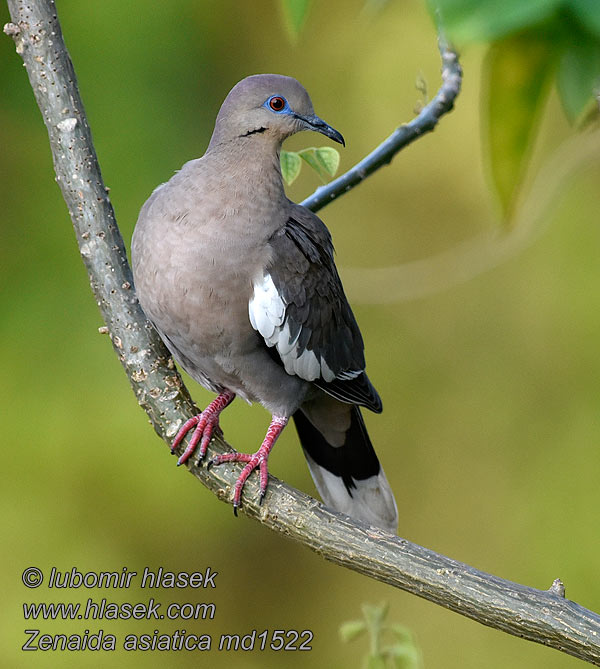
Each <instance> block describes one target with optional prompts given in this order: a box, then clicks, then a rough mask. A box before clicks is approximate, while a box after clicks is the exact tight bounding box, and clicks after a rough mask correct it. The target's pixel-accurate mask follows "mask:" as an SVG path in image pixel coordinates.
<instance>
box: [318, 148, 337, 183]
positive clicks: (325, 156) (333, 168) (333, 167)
mask: <svg viewBox="0 0 600 669" xmlns="http://www.w3.org/2000/svg"><path fill="white" fill-rule="evenodd" d="M315 157H316V158H317V160H318V161H319V163H320V164H321V165H322V167H323V169H324V170H325V172H326V173H327V174H328V175H329V176H330V177H334V176H335V173H336V172H337V171H338V167H339V166H340V154H339V153H338V152H337V151H336V150H335V149H334V148H333V147H331V146H322V147H321V148H319V149H317V150H316V151H315Z"/></svg>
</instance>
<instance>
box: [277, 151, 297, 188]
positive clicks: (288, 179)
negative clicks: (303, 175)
mask: <svg viewBox="0 0 600 669" xmlns="http://www.w3.org/2000/svg"><path fill="white" fill-rule="evenodd" d="M279 163H280V165H281V176H282V177H283V180H284V181H285V183H286V184H287V185H288V186H289V185H290V184H292V183H293V182H294V181H296V178H297V177H298V175H299V174H300V169H301V167H302V161H301V160H300V156H299V155H298V154H297V153H296V152H295V151H284V150H283V149H281V153H280V154H279Z"/></svg>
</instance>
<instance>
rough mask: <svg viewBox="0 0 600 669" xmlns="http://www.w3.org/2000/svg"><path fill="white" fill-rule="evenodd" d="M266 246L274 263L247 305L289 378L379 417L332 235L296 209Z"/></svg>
mask: <svg viewBox="0 0 600 669" xmlns="http://www.w3.org/2000/svg"><path fill="white" fill-rule="evenodd" d="M269 243H270V245H271V251H272V260H271V262H270V263H269V265H268V266H267V267H266V268H265V271H264V274H263V276H262V277H259V279H258V280H257V281H256V283H255V285H254V290H253V294H252V297H251V299H250V302H249V305H248V311H249V316H250V322H251V323H252V327H253V328H254V329H255V330H257V331H258V332H259V333H260V334H261V335H262V337H263V339H264V341H265V343H266V345H267V346H268V347H269V348H270V350H271V353H272V357H273V358H274V359H275V360H277V361H278V362H280V364H282V365H283V366H284V367H285V370H286V371H287V372H288V374H295V375H297V376H299V377H301V378H302V379H304V380H306V381H311V382H313V383H314V384H315V385H317V386H318V387H319V388H321V389H322V390H324V391H325V392H326V393H328V394H330V395H332V396H333V397H335V398H337V399H339V400H341V401H342V402H348V403H351V404H360V405H362V406H364V407H366V408H368V409H371V410H372V411H375V412H377V413H379V412H380V411H381V409H382V405H381V399H380V398H379V395H378V394H377V391H376V390H375V388H374V387H373V385H372V384H371V382H370V381H369V379H368V377H367V375H366V374H365V371H364V369H365V357H364V345H363V340H362V336H361V334H360V330H359V329H358V325H357V323H356V320H355V318H354V315H353V313H352V310H351V309H350V305H349V304H348V300H347V299H346V296H345V294H344V289H343V287H342V283H341V281H340V277H339V275H338V273H337V270H336V267H335V263H334V260H333V245H332V242H331V235H330V234H329V231H328V230H327V228H326V227H325V225H324V224H323V223H322V222H321V220H320V219H319V218H318V217H317V216H315V215H314V214H313V213H312V212H311V211H309V210H308V209H305V208H304V207H301V206H296V207H294V209H293V210H292V214H291V216H290V217H289V219H288V220H287V222H286V224H285V226H284V227H283V228H281V229H280V230H278V231H277V233H276V234H275V235H274V236H273V237H272V238H271V239H270V242H269Z"/></svg>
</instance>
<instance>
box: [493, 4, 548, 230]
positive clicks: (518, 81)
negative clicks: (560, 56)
mask: <svg viewBox="0 0 600 669" xmlns="http://www.w3.org/2000/svg"><path fill="white" fill-rule="evenodd" d="M524 4H526V3H524ZM555 54H556V50H555V49H553V44H552V41H551V40H550V39H547V38H546V37H545V36H544V35H543V34H540V33H539V31H537V32H536V31H535V30H530V31H526V32H523V33H520V34H518V35H514V36H511V37H507V38H506V39H503V40H501V41H498V42H496V43H495V44H493V45H492V47H491V48H490V50H489V51H488V55H487V61H486V73H485V74H484V80H487V87H488V90H487V96H486V98H484V107H485V108H484V117H487V119H486V120H487V133H488V141H489V154H490V163H491V172H492V178H493V181H494V184H495V186H496V190H497V192H498V195H499V197H500V202H501V205H502V209H503V213H504V217H505V220H506V221H507V222H508V221H509V220H510V216H511V215H512V212H513V207H514V205H515V202H516V198H517V195H518V192H519V187H520V186H521V184H522V181H523V178H524V175H525V169H526V167H527V162H528V159H529V155H530V150H531V146H532V144H533V139H534V137H535V134H536V131H537V128H538V125H539V117H540V115H541V110H542V109H543V106H544V104H545V102H546V100H547V97H548V93H549V88H550V81H551V78H552V75H553V74H554V71H555V69H556V68H555V63H556V59H555V57H554V56H555ZM484 95H485V92H484Z"/></svg>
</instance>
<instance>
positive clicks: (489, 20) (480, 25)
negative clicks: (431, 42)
mask: <svg viewBox="0 0 600 669" xmlns="http://www.w3.org/2000/svg"><path fill="white" fill-rule="evenodd" d="M594 1H595V0H594ZM561 4H563V0H502V1H500V0H429V6H430V10H431V12H432V13H433V14H434V15H435V12H436V9H437V8H438V7H439V9H440V14H441V19H442V23H443V24H444V27H445V28H446V30H447V31H448V34H449V36H450V38H451V39H452V40H453V41H455V42H457V43H459V44H460V43H465V42H475V41H485V40H495V39H498V38H500V37H504V36H507V35H509V34H510V33H514V32H517V31H519V30H523V29H525V28H528V27H529V26H533V25H535V24H539V23H541V22H542V21H544V20H545V19H547V18H548V17H549V16H551V15H552V14H553V13H554V11H555V10H556V9H557V8H558V7H559V6H560V5H561Z"/></svg>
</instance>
